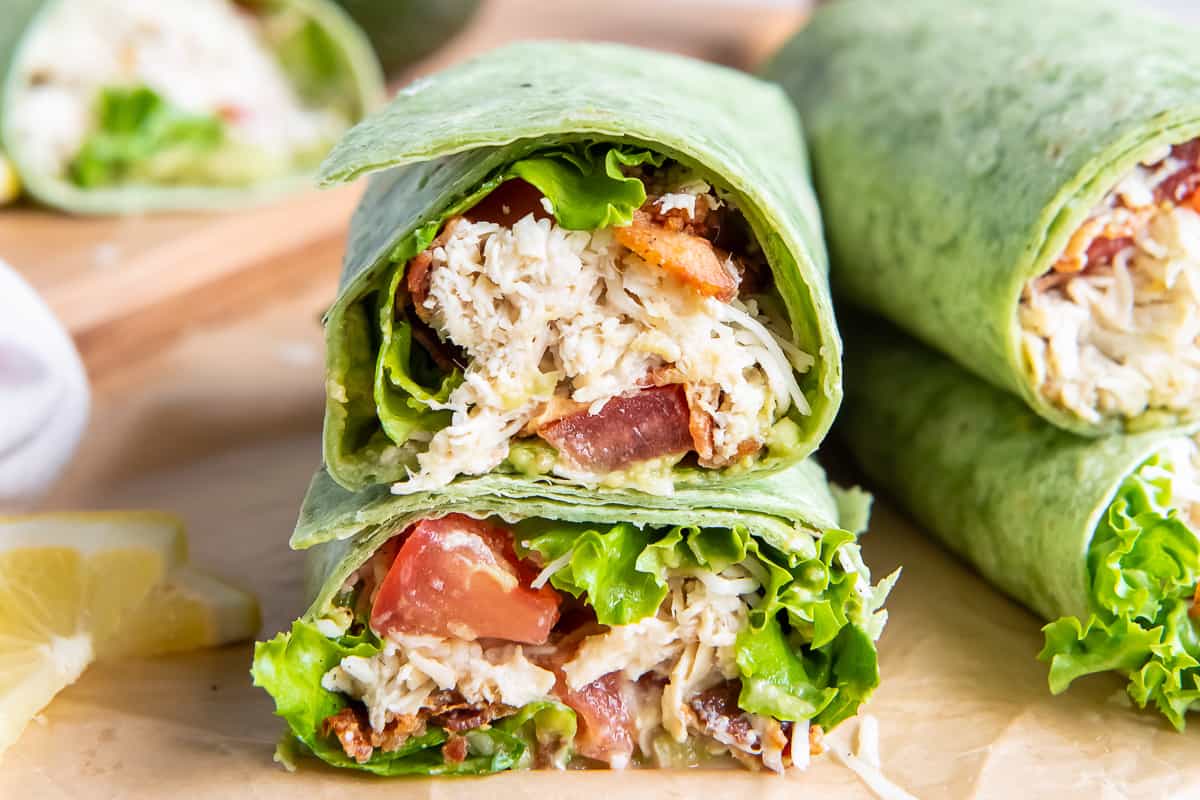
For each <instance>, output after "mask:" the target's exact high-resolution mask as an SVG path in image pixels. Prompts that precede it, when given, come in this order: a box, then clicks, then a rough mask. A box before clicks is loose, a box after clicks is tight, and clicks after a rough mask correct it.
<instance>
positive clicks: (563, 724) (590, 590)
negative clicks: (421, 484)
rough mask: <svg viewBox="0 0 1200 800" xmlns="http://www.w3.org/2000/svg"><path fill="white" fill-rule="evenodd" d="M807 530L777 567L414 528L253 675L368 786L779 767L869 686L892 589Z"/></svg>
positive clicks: (505, 531) (777, 557)
mask: <svg viewBox="0 0 1200 800" xmlns="http://www.w3.org/2000/svg"><path fill="white" fill-rule="evenodd" d="M813 537H814V538H813V539H812V544H813V548H812V549H813V552H812V553H810V554H809V555H808V556H806V557H801V556H791V557H788V556H784V555H783V554H781V553H779V552H777V551H775V550H774V549H772V548H770V547H769V546H767V545H765V544H763V543H761V542H760V541H758V540H757V539H755V538H753V537H752V536H750V535H749V534H748V533H746V532H745V531H744V530H723V529H698V528H682V527H677V528H673V529H659V530H650V529H647V530H639V529H638V528H635V527H634V526H632V525H629V524H617V525H612V526H601V527H599V528H596V527H592V526H584V525H577V524H568V523H558V522H550V521H544V520H526V521H524V522H520V523H517V524H516V525H507V524H505V523H503V522H501V521H499V520H497V519H488V520H477V519H474V518H472V517H468V516H465V515H462V514H451V515H449V516H445V517H442V518H438V519H426V520H423V521H421V522H418V523H416V524H414V525H411V526H409V527H408V528H406V529H405V530H403V531H402V532H400V533H399V534H398V535H396V536H393V537H392V538H390V539H388V540H387V541H386V542H385V543H384V544H383V545H382V546H381V547H380V548H379V549H378V550H377V551H376V552H375V553H374V554H373V555H372V556H371V557H370V558H369V559H368V560H367V561H366V562H365V563H364V564H363V566H362V567H360V568H359V569H358V570H357V571H356V572H354V574H353V575H352V576H351V577H350V578H349V579H348V580H347V581H346V582H345V584H344V585H343V586H342V588H341V591H340V592H339V594H337V596H336V597H335V599H334V601H333V603H332V606H331V607H330V608H328V609H327V610H326V612H325V613H324V614H323V615H322V616H320V617H319V618H317V619H316V620H315V621H313V622H306V621H301V622H298V623H296V625H295V626H294V627H293V629H292V632H291V633H290V634H280V636H279V637H277V638H276V639H275V640H273V641H272V642H268V643H265V644H262V645H260V646H259V649H258V651H257V652H256V657H255V668H254V670H255V677H256V680H257V682H258V683H259V684H260V685H263V686H264V687H265V688H267V690H268V691H270V692H271V693H272V695H274V696H275V698H276V701H277V704H278V706H279V713H280V714H281V715H283V716H284V717H285V718H287V719H288V722H289V724H290V725H291V728H292V731H293V733H294V734H295V735H296V736H297V737H298V738H299V739H300V740H301V741H303V742H304V743H305V744H306V745H307V746H308V747H309V748H310V749H312V750H314V751H315V752H316V753H317V754H318V755H320V756H321V757H322V758H324V759H326V760H327V761H331V762H332V763H335V764H341V765H343V766H356V767H359V768H362V769H366V770H369V771H374V772H378V773H381V774H404V773H409V772H420V773H434V774H439V773H447V772H451V773H453V772H491V771H496V770H499V769H507V768H528V767H547V766H553V767H560V768H561V767H563V766H565V765H566V764H568V763H569V762H571V761H572V760H573V759H574V760H576V761H577V762H578V763H579V764H581V765H588V764H591V765H600V766H609V767H613V768H623V767H626V766H630V765H635V764H636V765H646V766H688V765H694V764H696V763H700V762H702V761H704V760H706V759H709V758H711V757H714V756H733V757H734V758H736V759H738V760H739V761H741V762H743V763H744V764H746V765H748V766H751V767H753V768H756V769H757V768H762V767H766V768H767V769H770V770H773V771H777V772H778V771H782V770H783V769H784V768H785V767H787V766H789V765H791V764H792V763H793V762H795V761H799V762H800V763H807V759H808V756H809V755H810V754H811V753H813V752H819V750H820V745H819V742H820V736H821V731H822V730H823V729H829V728H830V727H832V726H834V725H836V724H837V723H839V722H840V721H841V720H843V719H845V718H846V717H849V716H852V715H853V714H854V713H855V712H856V710H857V708H858V706H859V704H860V703H861V702H862V701H863V699H864V698H865V697H866V696H867V695H868V694H869V693H870V691H871V690H872V689H873V688H874V686H875V685H876V683H877V681H878V669H877V666H876V653H875V644H874V641H875V639H877V638H878V635H879V632H880V630H881V628H882V626H883V624H884V621H885V619H886V614H885V612H883V611H880V610H879V609H880V606H881V605H882V602H883V599H884V597H885V596H886V594H887V591H888V589H889V588H890V584H891V581H892V580H893V579H891V578H889V579H888V580H886V581H884V582H882V583H881V584H880V585H878V586H876V587H872V586H871V584H870V576H869V574H868V573H867V570H866V568H865V566H864V565H863V563H862V560H861V558H860V556H859V554H858V547H857V544H856V543H855V541H854V537H853V535H852V534H849V533H846V532H844V531H838V530H831V531H827V532H825V534H824V535H823V536H818V535H817V534H815V533H813ZM796 748H803V754H800V755H798V756H797V755H793V754H794V753H798V752H799V751H797V750H796Z"/></svg>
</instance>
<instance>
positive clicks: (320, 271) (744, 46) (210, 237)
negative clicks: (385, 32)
mask: <svg viewBox="0 0 1200 800" xmlns="http://www.w3.org/2000/svg"><path fill="white" fill-rule="evenodd" d="M802 5H803V4H802V3H800V2H797V4H796V7H795V8H792V9H788V8H776V9H771V10H763V9H757V8H739V7H736V6H730V5H728V4H718V3H714V2H711V1H710V2H707V3H705V2H699V3H695V2H683V1H682V0H665V1H664V2H645V1H644V0H643V1H640V2H639V1H638V0H611V1H610V0H606V2H603V3H593V2H544V1H541V0H492V2H485V3H484V5H483V8H482V10H481V12H480V13H479V14H478V15H477V16H476V18H475V19H474V21H473V22H472V24H471V25H470V26H469V27H468V29H467V30H466V31H464V32H463V33H462V34H461V35H460V36H459V37H458V38H457V39H455V40H454V41H453V42H451V43H450V45H449V46H448V47H446V48H444V49H443V50H442V51H440V52H439V53H437V54H435V55H434V56H433V57H432V58H430V59H429V60H427V61H426V62H423V63H421V64H418V65H417V66H416V67H415V68H414V69H413V70H411V72H410V73H409V74H408V75H406V76H402V78H401V79H400V81H399V83H403V82H405V81H406V80H408V79H409V78H412V77H415V76H416V75H420V74H424V73H427V72H429V71H432V70H435V69H439V68H441V67H443V66H446V65H448V64H451V63H454V62H456V61H460V60H462V59H464V58H468V57H470V56H471V55H473V54H475V53H478V52H481V51H483V50H486V49H489V48H491V47H495V46H497V45H499V44H502V43H505V42H509V41H514V40H517V39H531V38H567V39H594V40H610V41H623V42H628V43H632V44H638V45H643V46H646V47H657V48H659V49H665V50H672V51H676V52H680V53H685V54H688V55H692V56H696V57H699V58H705V59H708V60H712V61H718V62H721V63H724V64H728V65H731V66H736V67H750V66H753V65H754V64H756V63H757V62H758V61H759V60H761V58H762V57H764V56H765V55H766V54H767V53H768V52H770V50H771V49H772V48H773V47H774V46H775V45H776V44H777V43H779V42H780V41H782V40H783V39H784V37H786V36H787V34H788V33H789V32H790V31H792V30H793V29H794V28H795V27H796V25H797V24H798V22H799V19H800V16H801V12H800V9H801V6H802ZM663 91H670V87H666V86H664V87H663ZM360 191H361V186H350V187H345V188H341V189H337V190H332V191H325V192H318V191H315V190H314V191H309V192H304V193H301V194H298V195H294V196H292V197H290V198H286V199H283V200H281V201H278V202H276V203H274V204H273V205H270V206H265V207H261V208H257V209H248V210H239V211H232V212H228V213H209V214H160V215H149V216H137V217H124V218H73V217H69V216H66V215H63V214H58V213H55V212H51V211H47V210H42V209H37V208H32V207H28V206H21V207H16V208H12V209H8V210H5V211H3V212H0V259H4V260H6V261H8V262H9V263H11V264H12V265H13V266H14V267H16V269H17V270H18V271H20V272H21V273H22V274H23V275H25V277H26V278H27V279H29V281H30V282H31V283H32V284H33V285H34V287H35V288H37V289H38V290H39V291H40V292H41V293H42V295H43V296H44V297H45V299H46V301H47V302H48V303H49V305H50V307H51V308H53V309H54V310H55V312H56V313H57V314H58V315H59V317H60V318H61V319H62V320H63V321H64V323H65V324H66V325H67V327H68V329H69V330H70V331H71V333H72V335H73V336H74V337H75V339H76V342H77V343H78V345H79V348H80V350H81V352H82V353H83V357H84V361H85V362H86V363H87V366H88V371H89V373H90V375H91V377H92V380H93V382H96V383H101V382H104V381H106V380H108V379H109V375H110V373H111V372H112V371H113V370H114V369H116V368H118V367H119V366H120V365H122V364H125V363H128V362H130V361H133V360H137V359H140V358H143V357H145V356H147V355H148V354H150V353H152V352H154V351H155V350H157V349H159V348H161V347H162V346H163V344H164V342H166V341H167V340H169V339H170V338H171V337H173V336H176V335H178V333H179V332H180V331H182V330H184V329H186V328H188V327H189V326H193V325H195V324H197V323H203V322H211V321H216V320H221V319H226V318H230V317H234V316H237V315H240V314H244V313H246V312H247V311H248V310H252V309H257V308H260V307H261V306H263V305H264V304H269V303H271V302H274V301H276V300H278V299H280V298H286V297H288V296H291V295H294V294H296V293H297V292H301V291H305V290H307V289H308V288H310V287H311V286H312V285H313V284H314V282H317V281H321V280H326V281H327V280H328V276H330V275H336V273H337V271H338V269H339V265H340V263H341V251H342V245H343V242H344V237H345V230H346V225H347V222H348V220H349V218H350V214H351V212H352V210H353V208H354V204H355V203H356V202H357V199H358V196H359V194H360ZM329 299H330V300H332V295H330V297H329Z"/></svg>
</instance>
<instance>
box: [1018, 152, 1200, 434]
mask: <svg viewBox="0 0 1200 800" xmlns="http://www.w3.org/2000/svg"><path fill="white" fill-rule="evenodd" d="M1197 188H1200V140H1193V141H1190V142H1187V143H1184V144H1180V145H1176V146H1175V147H1170V148H1164V149H1163V151H1162V152H1161V153H1158V154H1156V155H1154V156H1152V157H1151V158H1149V159H1147V160H1145V161H1144V162H1143V163H1141V164H1140V165H1138V166H1137V167H1135V168H1134V170H1133V172H1132V173H1130V174H1128V175H1126V176H1125V178H1124V179H1123V180H1121V182H1120V183H1118V184H1117V186H1116V187H1115V188H1114V189H1112V191H1110V192H1109V193H1108V195H1107V196H1106V197H1105V198H1104V199H1103V201H1102V202H1101V203H1100V204H1099V205H1098V206H1097V207H1096V208H1094V209H1093V210H1092V212H1091V214H1090V216H1089V217H1088V219H1087V221H1086V222H1084V224H1083V225H1082V226H1081V227H1080V228H1079V229H1078V230H1077V231H1076V232H1075V233H1074V235H1073V236H1072V237H1071V239H1070V241H1069V243H1068V244H1067V247H1066V249H1065V250H1064V252H1063V253H1062V255H1061V256H1060V257H1059V259H1058V260H1057V261H1056V263H1055V264H1054V266H1053V268H1052V269H1051V270H1050V271H1049V272H1047V273H1046V274H1044V275H1041V276H1039V277H1037V278H1035V279H1034V280H1032V281H1030V282H1029V283H1028V284H1027V285H1026V286H1025V289H1024V293H1023V295H1022V298H1021V304H1020V310H1019V318H1020V323H1021V331H1022V350H1023V355H1024V358H1025V360H1026V364H1027V367H1028V368H1029V369H1030V370H1031V371H1032V374H1033V377H1034V380H1035V382H1036V385H1037V386H1038V387H1039V391H1040V392H1041V393H1042V395H1043V396H1044V397H1045V398H1046V399H1047V400H1049V401H1050V402H1051V403H1053V404H1054V405H1056V406H1058V407H1059V408H1062V409H1064V410H1066V411H1069V412H1070V413H1072V414H1075V415H1077V416H1078V417H1079V418H1081V419H1084V420H1087V421H1089V422H1099V421H1102V420H1105V419H1111V418H1117V419H1124V420H1131V419H1134V418H1136V417H1138V416H1140V415H1142V414H1145V413H1147V412H1152V411H1162V412H1166V413H1168V414H1173V415H1175V414H1184V413H1186V412H1187V411H1188V410H1189V409H1191V408H1194V407H1195V406H1196V405H1197V404H1198V403H1200V347H1198V346H1197V336H1200V314H1198V313H1197V309H1198V308H1200V193H1198V192H1197Z"/></svg>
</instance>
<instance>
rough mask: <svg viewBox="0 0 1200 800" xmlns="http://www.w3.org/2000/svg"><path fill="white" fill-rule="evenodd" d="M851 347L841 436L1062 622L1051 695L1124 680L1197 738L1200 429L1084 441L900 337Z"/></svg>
mask: <svg viewBox="0 0 1200 800" xmlns="http://www.w3.org/2000/svg"><path fill="white" fill-rule="evenodd" d="M848 338H849V342H848V345H847V367H846V369H847V374H848V375H851V376H853V377H852V379H851V380H850V381H848V384H847V389H846V404H845V408H844V410H843V412H842V417H841V419H840V420H839V425H840V426H841V432H842V435H843V436H844V438H845V439H846V440H847V441H848V442H849V444H850V447H851V449H852V450H853V452H854V455H855V457H856V460H857V461H858V463H859V464H860V465H861V466H862V469H863V470H864V472H866V473H867V475H868V476H869V477H870V478H871V479H872V480H873V481H874V482H875V484H876V485H877V486H878V487H879V488H880V489H882V490H885V491H886V492H887V493H888V494H889V495H891V496H892V497H893V498H894V499H896V500H897V501H899V503H900V504H901V505H902V506H903V507H904V508H906V509H907V510H908V512H909V513H910V514H912V516H913V517H914V518H916V520H917V521H918V522H919V523H920V524H921V526H922V527H923V528H924V529H926V530H927V531H929V533H931V534H933V535H934V536H936V537H937V538H938V539H940V540H941V541H942V542H943V543H944V544H945V545H947V546H948V547H949V548H950V549H952V550H953V551H954V552H955V553H957V554H958V555H959V556H961V557H962V558H964V559H965V560H966V561H968V562H969V563H970V564H972V565H973V566H974V567H975V568H976V569H978V570H979V572H980V573H981V574H982V575H983V576H984V577H985V578H986V579H987V580H988V581H989V582H991V583H992V584H994V585H995V586H997V587H998V588H1000V589H1001V590H1003V591H1004V592H1005V593H1006V594H1008V595H1009V596H1010V597H1012V598H1013V599H1014V600H1016V601H1017V602H1019V603H1021V604H1023V605H1025V606H1026V607H1028V608H1029V609H1030V610H1032V611H1033V612H1035V613H1036V614H1038V615H1039V616H1040V617H1042V618H1043V619H1045V620H1047V621H1048V622H1049V623H1050V624H1049V625H1047V626H1046V627H1045V628H1044V631H1045V634H1046V645H1045V648H1044V650H1043V651H1042V653H1041V654H1040V658H1042V659H1043V660H1045V661H1048V662H1049V664H1050V688H1051V690H1052V691H1054V692H1055V693H1058V692H1061V691H1064V690H1065V689H1066V688H1067V686H1068V685H1069V684H1070V683H1071V681H1073V680H1075V679H1076V678H1078V677H1081V676H1083V675H1087V674H1090V673H1095V672H1104V671H1108V670H1119V671H1122V672H1124V673H1127V674H1128V675H1129V678H1130V681H1129V686H1128V690H1129V694H1130V696H1131V697H1132V698H1133V699H1134V701H1136V702H1137V703H1138V705H1140V706H1142V707H1145V706H1147V705H1153V706H1154V707H1156V708H1158V709H1159V710H1160V711H1161V712H1162V713H1163V714H1165V715H1166V716H1167V717H1168V718H1169V719H1170V720H1171V722H1172V723H1173V724H1174V725H1175V726H1176V727H1179V728H1182V727H1183V724H1184V718H1183V715H1184V713H1185V712H1186V711H1187V710H1188V709H1189V708H1190V707H1191V705H1192V704H1193V703H1194V702H1196V700H1197V699H1200V682H1198V681H1200V661H1197V659H1198V658H1200V628H1198V627H1197V622H1196V621H1195V620H1196V618H1195V611H1194V609H1195V608H1196V606H1195V601H1194V596H1195V593H1196V590H1197V580H1198V579H1200V542H1198V540H1197V531H1200V527H1198V526H1197V523H1198V522H1200V506H1198V505H1197V503H1200V448H1198V447H1197V444H1196V440H1195V439H1194V438H1193V434H1194V432H1195V429H1194V428H1193V429H1190V430H1185V431H1179V430H1175V431H1167V430H1159V431H1150V432H1144V433H1140V434H1136V435H1129V436H1112V437H1108V438H1103V439H1088V438H1082V437H1077V436H1073V435H1071V434H1068V433H1066V432H1064V431H1062V430H1059V429H1058V428H1055V427H1053V426H1052V425H1049V424H1048V423H1046V422H1045V421H1044V420H1042V419H1040V418H1039V417H1038V416H1037V415H1035V414H1034V413H1033V412H1031V411H1030V410H1029V409H1028V408H1027V407H1026V406H1025V405H1024V404H1023V403H1021V402H1020V401H1019V400H1018V399H1017V398H1015V397H1013V396H1011V395H1009V394H1006V393H1004V392H1000V391H998V390H996V389H995V388H993V387H991V386H989V385H988V384H986V383H985V382H984V381H982V380H980V379H978V378H976V377H974V376H973V375H970V374H969V373H967V372H965V371H964V370H962V369H961V368H960V367H958V366H957V365H955V364H954V363H953V362H951V361H949V360H948V359H946V358H944V357H943V356H941V355H939V354H936V353H934V352H932V351H930V350H927V349H925V348H924V347H922V346H920V345H919V344H917V343H915V342H913V341H912V340H909V339H907V337H905V336H904V335H903V334H900V333H899V332H896V331H895V330H894V329H891V328H887V329H886V330H884V329H883V328H876V329H868V328H867V327H866V326H865V325H864V326H863V328H862V332H861V333H860V332H856V333H855V335H853V336H850V337H848ZM1030 655H1032V654H1030ZM1015 657H1020V655H1019V654H1017V655H1016V656H1015Z"/></svg>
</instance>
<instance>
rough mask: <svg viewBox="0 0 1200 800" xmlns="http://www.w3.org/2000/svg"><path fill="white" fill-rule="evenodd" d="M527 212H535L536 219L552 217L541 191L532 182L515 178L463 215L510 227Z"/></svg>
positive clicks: (473, 220)
mask: <svg viewBox="0 0 1200 800" xmlns="http://www.w3.org/2000/svg"><path fill="white" fill-rule="evenodd" d="M527 214H533V216H534V219H548V218H549V217H550V214H549V213H547V211H546V208H545V207H544V206H543V205H542V193H541V191H539V190H538V188H537V187H536V186H534V185H533V184H532V183H528V182H526V181H523V180H521V179H520V178H513V179H512V180H508V181H505V182H504V183H502V184H500V185H499V186H497V187H496V188H495V189H493V190H492V192H491V193H490V194H488V195H487V197H484V198H483V199H482V200H480V201H479V202H478V203H476V204H475V205H474V206H472V207H471V208H469V209H468V210H467V211H466V212H465V213H464V215H463V216H465V217H466V218H467V219H469V220H471V221H472V222H494V223H496V224H497V225H503V226H504V227H506V228H508V227H512V225H513V224H514V223H515V222H516V221H517V220H519V219H521V218H522V217H524V216H526V215H527Z"/></svg>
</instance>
